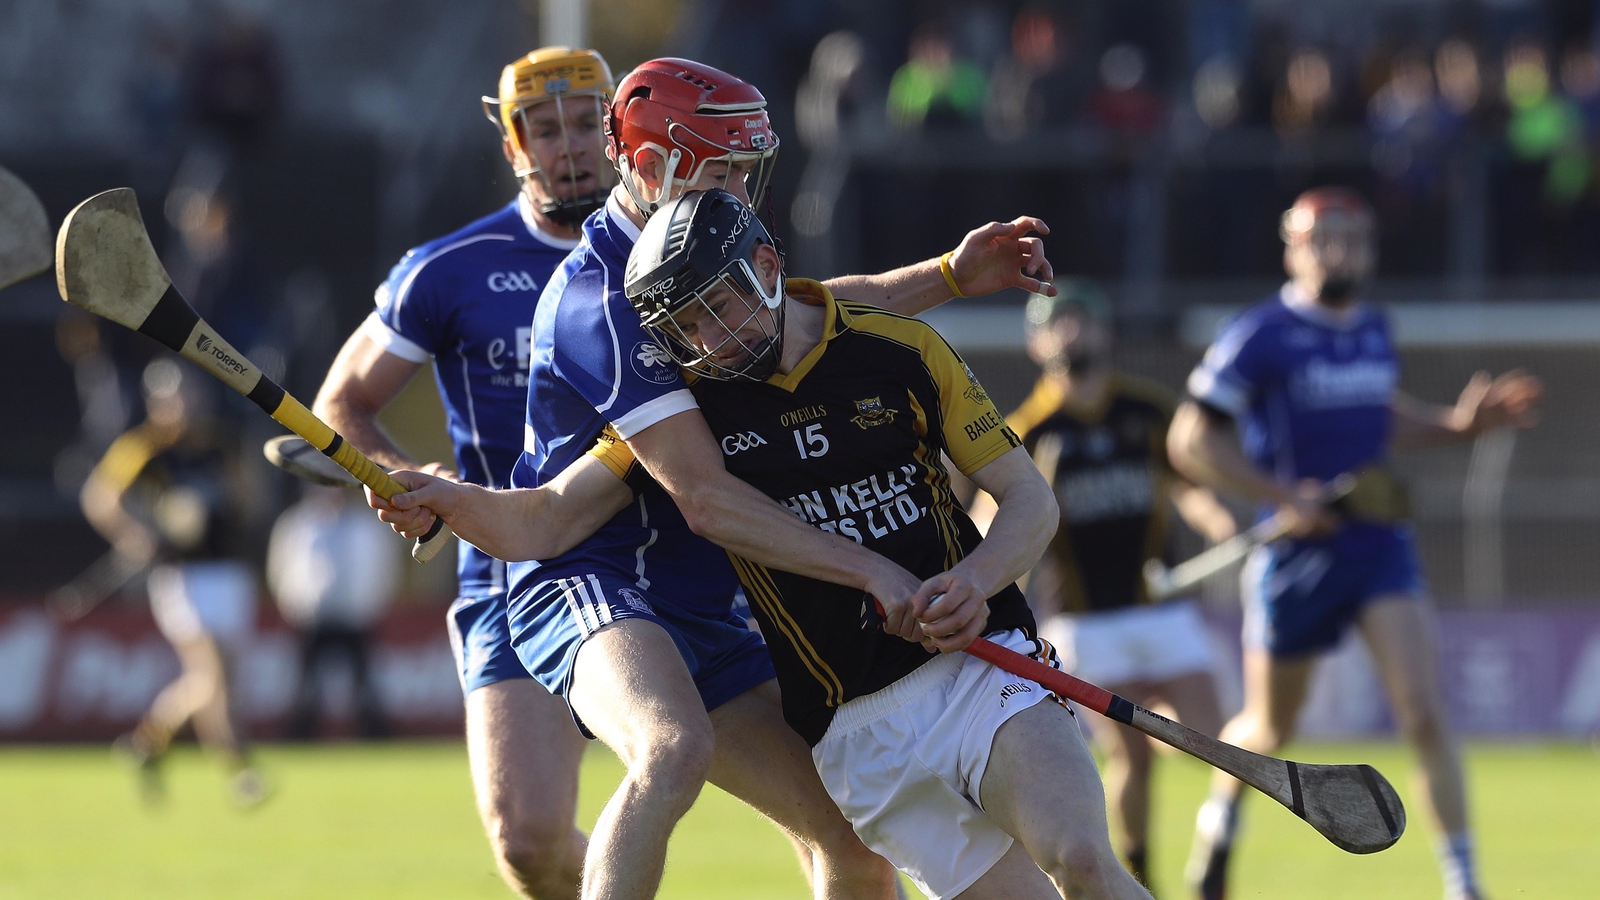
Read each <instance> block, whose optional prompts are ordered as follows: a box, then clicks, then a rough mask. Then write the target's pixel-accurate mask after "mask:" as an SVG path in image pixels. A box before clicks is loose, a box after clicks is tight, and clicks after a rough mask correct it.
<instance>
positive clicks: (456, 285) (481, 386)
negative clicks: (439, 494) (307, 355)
mask: <svg viewBox="0 0 1600 900" xmlns="http://www.w3.org/2000/svg"><path fill="white" fill-rule="evenodd" d="M577 245H578V241H576V240H562V239H560V238H554V237H551V236H550V235H547V234H545V233H543V232H541V231H539V229H538V228H537V227H535V226H534V224H533V217H532V210H531V209H530V208H528V201H527V200H526V198H525V197H524V196H523V195H522V194H521V193H520V192H519V193H518V195H517V199H516V200H515V201H513V202H512V203H509V204H507V205H506V207H505V208H504V209H502V210H500V211H499V212H497V213H494V214H493V215H490V216H487V217H485V218H482V219H479V220H478V221H476V222H473V223H472V224H471V225H468V226H467V227H465V228H463V229H461V230H460V231H457V232H455V233H454V234H449V235H446V236H444V237H442V238H439V239H438V240H435V241H430V242H429V243H426V244H423V245H422V246H420V247H417V248H416V249H414V250H412V251H411V252H409V253H407V254H406V255H405V256H404V257H402V258H401V260H400V262H399V263H398V264H396V265H395V267H394V269H393V271H391V272H390V273H389V278H388V280H386V281H385V282H384V283H383V284H382V285H381V286H379V288H378V293H377V306H378V308H377V309H376V310H375V311H374V312H373V313H372V315H371V316H369V317H368V318H367V320H366V322H364V323H362V326H361V330H362V332H363V333H364V334H365V335H366V336H367V337H368V338H369V339H371V340H372V341H373V342H375V343H376V344H378V346H380V347H382V348H383V349H384V350H385V351H387V352H389V353H392V354H394V355H395V356H398V357H400V358H402V359H407V360H410V361H412V362H416V363H425V362H428V361H430V360H431V361H432V362H433V367H434V374H435V376H436V377H437V379H438V382H439V393H440V395H441V396H442V398H443V400H444V408H445V413H446V416H447V418H448V421H449V428H450V439H451V441H452V442H453V443H454V444H455V457H456V471H457V472H459V473H460V475H461V477H462V479H464V480H466V481H470V482H472V483H474V484H481V485H485V486H487V487H505V486H506V485H507V484H509V483H510V480H511V467H512V466H513V465H515V464H516V461H517V456H518V455H519V454H520V453H521V452H522V422H523V415H524V410H525V408H526V406H527V399H528V347H529V335H530V334H531V331H532V328H531V323H532V321H533V312H534V305H535V304H536V303H537V302H538V300H539V292H540V290H541V289H542V288H543V287H544V286H545V284H546V282H548V281H549V279H550V275H551V273H552V272H554V271H555V270H556V268H557V267H558V266H560V265H561V261H562V260H563V259H565V258H566V256H567V254H568V253H569V252H571V251H572V249H573V248H574V247H576V246H577ZM457 570H458V574H459V577H460V582H461V583H460V588H459V590H460V595H461V596H462V597H482V596H488V595H493V594H498V593H500V592H503V591H504V590H505V589H506V576H505V563H502V562H500V561H499V560H496V559H494V558H492V557H490V556H489V555H487V554H485V553H483V552H482V551H480V550H478V549H477V548H476V547H473V546H471V545H470V544H467V543H465V542H463V543H462V544H461V547H460V556H459V558H458V565H457Z"/></svg>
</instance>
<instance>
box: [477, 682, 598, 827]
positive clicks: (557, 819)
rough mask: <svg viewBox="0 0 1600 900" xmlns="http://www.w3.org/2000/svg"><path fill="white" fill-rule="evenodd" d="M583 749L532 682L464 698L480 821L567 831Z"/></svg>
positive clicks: (557, 703) (562, 706)
mask: <svg viewBox="0 0 1600 900" xmlns="http://www.w3.org/2000/svg"><path fill="white" fill-rule="evenodd" d="M585 744H586V741H585V740H584V738H583V735H582V734H580V733H579V732H578V728H577V726H576V725H574V724H573V722H572V714H571V712H569V711H568V709H567V704H566V703H565V702H563V701H562V700H561V698H559V697H557V696H555V695H554V694H551V693H550V692H549V691H547V690H545V689H544V688H543V687H542V686H540V685H539V683H538V682H536V681H533V680H532V679H528V678H519V679H513V680H509V681H497V682H494V683H493V684H487V685H484V686H483V687H480V688H478V689H477V690H474V691H473V692H472V693H470V694H468V695H467V757H468V759H469V760H470V762H471V766H472V785H473V788H474V790H475V791H476V793H477V796H478V807H479V809H480V810H482V811H483V813H484V814H485V815H492V816H494V817H495V818H496V819H499V820H504V821H508V822H511V823H515V824H517V825H519V826H527V825H529V824H530V823H535V822H548V823H549V824H550V825H551V826H552V827H560V828H562V829H563V830H566V829H570V828H571V827H572V820H573V819H574V817H575V816H576V815H577V807H578V768H579V766H580V764H581V763H582V762H583V750H584V746H585Z"/></svg>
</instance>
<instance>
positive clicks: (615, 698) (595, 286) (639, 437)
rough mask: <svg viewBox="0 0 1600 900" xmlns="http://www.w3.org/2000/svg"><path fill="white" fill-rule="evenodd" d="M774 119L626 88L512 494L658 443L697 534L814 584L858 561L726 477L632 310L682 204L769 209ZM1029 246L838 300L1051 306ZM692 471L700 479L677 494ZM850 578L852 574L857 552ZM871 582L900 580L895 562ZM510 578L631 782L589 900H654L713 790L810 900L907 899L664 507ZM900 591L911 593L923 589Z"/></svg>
mask: <svg viewBox="0 0 1600 900" xmlns="http://www.w3.org/2000/svg"><path fill="white" fill-rule="evenodd" d="M765 106H766V102H765V99H764V98H762V96H761V94H760V92H758V91H757V90H756V89H755V88H754V87H752V86H750V85H748V84H746V83H745V82H742V81H740V80H739V79H737V78H735V77H733V76H731V75H728V74H727V73H724V72H720V71H718V70H716V69H712V68H710V67H708V66H703V65H701V64H698V63H694V62H691V61H688V60H673V59H662V60H652V61H650V62H647V63H644V64H643V65H641V66H640V67H639V68H638V69H636V70H635V71H634V72H633V73H632V74H630V75H629V76H628V78H627V79H625V80H624V82H623V83H622V84H621V85H620V86H619V87H618V91H617V99H616V101H615V102H614V104H613V108H612V112H611V115H610V117H609V118H608V121H607V128H608V133H609V137H610V142H611V143H610V146H609V148H608V152H609V153H610V154H611V156H612V158H613V160H614V162H615V163H616V165H617V168H618V171H619V173H620V174H621V177H622V185H621V186H620V187H619V188H618V189H617V190H614V191H613V192H612V195H611V198H610V199H609V201H608V202H607V205H606V208H605V209H604V210H603V211H602V212H600V213H598V214H596V215H594V216H592V217H591V218H590V219H589V220H588V222H586V223H585V226H584V240H583V244H582V246H581V248H580V250H579V252H577V253H574V254H573V256H572V257H570V258H569V259H568V261H567V263H566V264H565V265H564V266H563V267H562V269H561V271H560V272H558V273H557V275H556V276H555V277H554V278H553V279H552V281H551V283H550V285H549V286H548V287H547V288H546V290H545V292H544V295H543V297H542V299H541V302H540V304H539V309H538V312H537V313H536V318H535V325H534V345H533V350H532V353H531V359H532V371H531V377H530V382H531V384H530V393H529V400H528V422H527V433H528V435H529V441H530V442H529V445H528V447H527V450H526V452H525V453H524V455H523V457H522V459H521V460H520V461H519V462H518V464H517V468H516V473H515V475H514V476H513V484H514V485H517V486H519V487H536V486H539V485H543V484H545V483H547V482H549V481H550V480H551V479H553V478H555V477H556V476H557V475H558V474H559V473H560V472H561V471H563V470H564V469H566V468H567V466H568V464H569V463H571V462H572V461H574V460H575V459H578V458H580V457H581V456H582V455H583V454H584V452H585V451H586V450H587V449H588V448H589V447H591V446H593V444H594V442H595V440H596V438H597V437H599V435H600V434H601V431H602V429H603V428H604V427H605V426H606V425H607V424H613V425H614V426H615V428H616V430H617V431H618V432H620V433H622V435H623V437H624V439H627V440H629V441H630V442H631V443H637V444H644V443H648V445H649V446H648V447H646V448H644V449H642V450H641V449H640V447H639V446H635V450H636V451H638V452H639V455H640V458H641V459H643V460H644V461H645V464H646V465H647V466H659V467H660V468H659V469H658V471H666V470H668V469H672V470H673V471H674V473H675V475H674V476H673V477H669V478H668V479H667V480H668V481H669V482H670V483H671V486H672V488H673V490H672V491H671V493H672V496H673V498H675V499H677V500H679V501H680V502H683V503H685V504H686V505H687V508H688V509H689V510H690V511H691V512H692V513H693V514H695V522H696V523H697V527H700V528H705V529H707V530H708V531H709V530H712V529H717V530H723V531H732V532H734V533H738V534H741V535H745V536H755V537H756V538H757V539H758V540H762V541H765V542H769V543H780V542H781V543H783V544H784V546H785V547H786V549H787V552H789V553H790V554H791V555H792V558H793V560H796V561H791V562H790V565H791V566H792V565H798V564H799V563H798V562H797V561H798V560H800V559H805V560H809V561H810V562H808V563H806V566H807V567H808V570H810V569H817V568H819V567H820V568H822V569H824V570H827V571H830V572H835V573H837V571H838V569H837V568H833V569H829V568H828V567H829V566H838V565H840V564H839V563H838V562H837V560H838V558H839V557H840V556H841V555H844V556H849V552H848V551H849V550H857V551H859V548H856V547H855V545H854V544H850V543H848V542H846V543H845V546H842V547H841V546H839V545H837V544H831V543H828V542H826V541H823V540H820V539H821V538H825V537H826V536H825V535H821V534H820V533H818V532H816V531H815V529H809V528H806V527H804V526H803V524H800V523H796V522H795V519H794V517H793V516H791V515H790V514H789V513H787V512H786V511H784V510H783V509H782V508H781V507H779V506H777V505H776V504H774V503H772V502H771V501H770V500H767V499H766V498H765V497H762V496H761V495H760V494H758V493H755V492H753V490H752V489H750V488H749V487H748V486H747V485H744V484H743V482H739V481H738V480H737V479H733V478H731V477H729V476H727V473H726V471H725V470H724V469H723V468H722V465H721V459H722V453H723V451H722V450H721V449H720V448H719V447H718V445H717V443H716V441H715V440H714V439H712V438H711V436H710V435H709V433H708V432H706V431H705V424H704V421H703V419H701V418H700V416H699V414H698V413H697V412H694V408H693V400H692V399H691V398H689V396H688V391H687V390H686V389H685V388H684V387H683V383H682V380H681V377H680V376H679V374H678V372H677V369H676V367H675V366H673V365H672V364H671V360H670V358H668V357H666V356H665V355H664V354H663V353H662V352H661V350H660V348H659V347H658V346H656V345H655V344H654V343H653V342H652V341H651V339H650V337H649V336H648V335H647V334H645V333H644V331H643V329H642V327H641V326H640V325H639V322H638V318H637V316H636V315H635V314H634V313H633V310H632V307H631V306H630V305H629V304H628V301H627V299H626V298H625V297H623V296H622V293H621V288H622V283H623V279H624V272H623V269H624V265H625V262H626V259H627V255H628V252H629V250H631V249H632V247H633V243H634V241H635V240H636V239H637V236H638V234H639V229H640V228H641V227H642V226H643V224H644V222H645V219H646V218H647V217H648V215H649V213H650V212H653V211H654V210H655V208H656V207H657V206H658V205H660V204H661V203H663V202H665V201H667V200H669V199H670V198H672V197H674V196H676V195H677V194H678V193H680V192H681V191H682V190H684V189H686V188H699V187H716V186H724V185H725V186H727V187H728V189H729V190H730V191H732V192H734V194H735V195H736V196H738V197H739V198H740V199H741V201H748V200H749V199H750V198H751V197H752V195H753V196H758V197H759V196H764V191H763V188H764V185H765V182H766V179H767V177H768V175H769V174H770V171H771V165H772V160H773V156H774V154H775V152H776V150H777V145H778V140H777V136H776V135H775V134H773V133H772V130H771V126H770V123H769V122H768V120H767V114H766V109H765ZM669 148H670V149H669ZM1035 229H1037V230H1039V231H1043V230H1044V229H1043V223H1039V222H1037V221H1036V220H1033V219H1027V218H1023V219H1018V220H1016V221H1015V222H1010V223H991V224H989V225H987V226H984V227H983V228H980V229H977V230H974V231H973V232H971V233H969V234H968V235H967V237H966V239H965V240H963V242H962V243H961V245H960V247H958V248H957V249H956V250H954V251H952V252H951V253H947V254H945V256H944V257H943V258H942V259H940V260H937V261H935V260H929V261H927V262H924V263H919V264H917V265H914V266H909V267H906V268H904V269H898V270H895V271H892V272H888V273H884V274H882V275H877V276H860V277H850V278H846V279H838V280H836V281H838V282H840V283H846V284H850V285H854V286H855V288H856V289H857V295H858V296H863V297H866V298H870V299H872V300H874V301H875V302H882V303H887V304H890V305H896V306H897V307H898V308H900V309H903V310H906V311H916V310H919V309H925V308H927V307H929V306H932V305H935V304H937V303H939V302H943V301H944V300H948V299H949V298H950V297H951V296H953V295H954V294H956V293H987V292H990V291H993V290H997V289H999V288H1000V287H1003V286H1008V285H1016V286H1022V287H1027V288H1037V287H1039V284H1040V283H1039V282H1038V281H1037V280H1036V279H1035V278H1034V277H1032V275H1029V274H1027V273H1025V272H1024V269H1027V270H1029V271H1030V272H1033V273H1036V274H1038V275H1040V276H1042V277H1046V278H1047V277H1049V275H1050V271H1049V264H1048V261H1047V260H1045V259H1044V257H1043V252H1042V246H1041V245H1040V243H1039V240H1038V239H1037V238H1032V237H1028V236H1027V235H1028V233H1029V232H1030V231H1031V230H1035ZM686 400H687V402H685V401H686ZM689 471H692V472H693V473H694V477H693V478H692V479H689V480H687V481H686V480H684V479H683V478H681V477H676V473H679V472H689ZM610 512H611V511H607V515H608V516H609V515H610ZM597 524H602V523H597ZM797 525H798V526H799V527H798V528H796V527H795V526H797ZM566 549H569V548H563V550H566ZM754 555H757V556H761V555H762V554H760V553H757V554H754ZM851 558H852V559H855V560H856V561H857V562H858V563H859V562H860V557H859V553H858V554H857V555H856V556H854V557H851ZM875 559H880V560H881V558H876V557H875ZM877 571H878V572H879V573H880V574H884V573H887V574H888V577H891V578H899V577H900V576H901V575H903V570H899V569H898V567H893V566H890V565H889V564H887V561H881V562H880V563H878V568H877ZM512 578H513V588H512V592H511V593H512V598H511V611H512V631H513V635H514V637H513V640H514V642H515V643H516V646H517V652H518V654H519V655H520V656H521V658H522V660H523V663H524V664H525V665H526V666H527V667H528V668H529V670H530V671H533V672H535V674H536V676H537V677H538V678H539V680H540V681H541V683H543V684H545V686H546V687H548V688H549V689H550V690H552V691H554V692H559V693H561V694H563V696H565V697H566V698H567V699H568V700H569V702H570V703H571V705H572V707H573V709H574V711H575V712H576V713H577V714H578V715H579V716H580V717H581V719H582V721H583V723H584V724H585V725H586V726H588V727H589V729H591V730H592V731H593V732H594V733H596V734H597V735H598V736H600V737H601V738H603V739H605V740H606V741H607V743H608V744H610V745H611V746H612V747H613V748H614V749H616V750H617V751H618V752H619V753H620V754H621V755H622V757H623V759H624V760H625V761H626V762H627V763H628V766H629V773H628V776H627V778H626V779H625V780H624V782H623V784H622V786H621V788H619V790H618V792H617V793H616V794H615V795H614V797H613V800H612V803H611V804H610V805H609V806H608V807H607V809H606V811H605V813H604V814H603V815H602V817H601V820H600V822H599V824H597V826H596V838H595V842H594V845H593V846H592V847H591V851H590V855H589V865H588V867H587V869H586V872H585V877H586V895H593V896H604V897H612V896H616V897H629V898H632V897H647V896H651V895H653V893H654V891H655V888H656V886H657V885H658V884H659V880H660V876H661V870H662V866H663V864H664V862H665V853H666V844H667V837H668V835H669V834H670V832H671V830H672V827H673V825H674V824H675V823H676V822H677V820H678V818H679V817H681V816H682V815H683V813H684V812H685V811H687V809H688V808H689V805H690V804H692V802H693V800H694V798H695V796H697V795H698V793H699V791H700V788H701V784H702V782H703V781H704V779H705V778H706V776H707V775H708V774H709V776H710V777H711V779H712V780H713V781H714V782H715V783H717V784H719V785H722V786H723V787H725V788H727V789H728V790H729V791H730V792H731V793H734V794H735V795H737V796H740V797H741V798H743V799H745V800H746V801H747V802H750V803H751V804H752V805H754V806H756V807H757V808H758V809H760V810H761V811H763V812H765V813H766V814H768V815H769V816H770V817H772V818H774V819H775V820H778V821H779V823H780V825H781V826H782V827H783V828H784V830H785V831H786V833H788V834H789V835H790V836H791V839H795V840H797V842H798V843H799V844H801V849H802V854H801V857H802V864H803V867H805V868H806V869H807V870H808V873H809V875H810V877H811V878H812V879H813V882H814V886H815V890H816V892H817V893H818V895H820V896H825V897H834V896H847V895H854V896H860V895H865V894H870V895H873V896H877V895H880V894H888V893H892V892H893V891H894V889H895V887H894V881H893V873H892V871H890V870H889V868H888V867H887V866H886V865H884V864H883V862H882V861H881V860H878V859H876V858H875V857H873V856H872V855H871V854H870V853H868V852H867V851H866V849H865V848H864V847H862V846H861V843H860V841H859V840H858V839H857V838H856V837H855V835H854V834H853V833H852V832H850V830H849V826H848V824H847V823H846V822H845V821H844V819H843V818H842V817H841V816H840V815H839V813H838V810H837V808H836V807H835V806H834V805H833V803H832V801H830V800H829V799H828V797H827V795H826V793H825V792H824V791H823V790H822V785H821V784H820V782H818V781H817V780H816V774H815V771H814V770H813V769H812V767H811V766H810V763H809V761H808V760H807V759H806V754H805V747H804V744H803V743H802V742H800V741H799V739H798V738H797V737H796V736H795V735H794V733H793V732H792V731H790V730H789V729H788V728H787V726H786V725H784V723H783V721H782V718H781V714H780V712H779V709H778V698H777V696H776V689H775V686H774V685H771V684H769V683H768V682H769V681H770V680H771V678H772V669H771V663H770V660H768V659H767V655H766V651H765V648H764V647H763V646H762V645H761V642H760V640H759V638H758V637H756V636H754V635H752V634H751V633H750V632H749V631H748V630H747V629H746V627H745V625H744V622H743V620H742V619H738V618H737V617H734V616H732V615H731V613H730V607H731V603H732V599H733V597H734V594H735V592H736V590H737V580H736V579H735V578H734V575H733V572H732V569H731V567H730V566H729V564H728V561H727V556H726V555H725V554H724V553H723V552H722V551H720V550H718V549H716V548H715V547H713V546H712V545H710V544H708V543H706V542H704V541H702V540H700V539H699V538H697V537H696V536H695V535H694V533H693V532H692V530H691V528H690V527H689V525H688V521H687V520H686V519H685V518H684V516H683V514H682V513H680V511H679V509H678V507H677V506H676V505H674V503H673V502H670V501H669V499H668V497H667V495H666V494H663V493H662V492H661V491H660V489H656V490H655V491H654V492H653V493H651V494H649V495H648V496H645V497H642V498H641V500H640V503H639V504H637V505H633V506H630V507H629V508H628V509H626V510H624V511H623V512H621V513H619V514H617V515H616V516H615V517H614V518H613V519H612V520H611V522H610V523H609V524H606V527H605V528H603V529H601V531H600V532H599V533H598V534H596V535H595V536H594V537H593V538H591V539H590V540H589V541H587V542H585V544H583V545H582V546H580V547H578V548H577V549H575V550H572V551H571V552H564V553H560V554H559V557H558V558H554V559H551V558H549V557H546V559H545V561H544V562H542V563H537V564H534V563H528V564H518V565H516V566H513V567H512ZM906 581H909V582H911V584H910V585H909V586H907V585H906V584H905V583H904V582H906ZM607 584H609V585H610V586H609V587H607V586H606V585H607ZM893 587H894V590H895V592H900V593H909V592H910V591H911V590H914V588H915V579H911V578H909V576H905V577H904V578H903V580H901V581H900V582H898V583H897V585H895V586H893ZM663 598H665V599H663ZM663 614H664V615H665V616H669V617H671V618H672V619H673V624H671V625H667V624H666V623H665V619H664V618H662V615H663ZM651 626H658V627H651ZM595 647H598V648H600V649H598V650H595V651H593V652H585V653H582V654H579V653H578V651H579V650H580V649H584V650H586V651H587V650H588V649H589V648H595ZM575 658H576V662H575V661H574V660H575ZM708 711H709V715H708ZM808 862H809V865H807V863H808Z"/></svg>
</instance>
